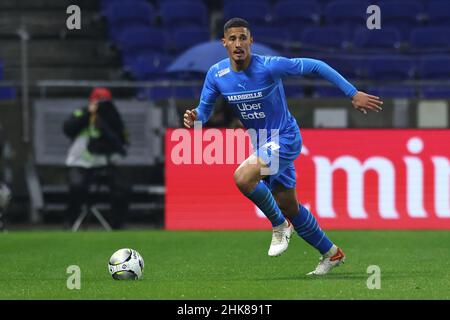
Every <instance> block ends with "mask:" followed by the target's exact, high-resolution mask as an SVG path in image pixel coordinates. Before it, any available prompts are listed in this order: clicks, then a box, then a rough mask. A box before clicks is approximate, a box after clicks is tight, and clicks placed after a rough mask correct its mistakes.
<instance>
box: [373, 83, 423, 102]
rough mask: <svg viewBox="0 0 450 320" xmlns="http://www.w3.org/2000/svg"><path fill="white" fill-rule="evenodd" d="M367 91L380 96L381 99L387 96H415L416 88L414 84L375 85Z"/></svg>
mask: <svg viewBox="0 0 450 320" xmlns="http://www.w3.org/2000/svg"><path fill="white" fill-rule="evenodd" d="M367 93H369V94H371V95H374V96H378V97H380V98H381V99H386V98H410V99H411V98H415V97H416V90H415V89H414V87H412V86H399V85H392V86H373V87H369V88H368V89H367Z"/></svg>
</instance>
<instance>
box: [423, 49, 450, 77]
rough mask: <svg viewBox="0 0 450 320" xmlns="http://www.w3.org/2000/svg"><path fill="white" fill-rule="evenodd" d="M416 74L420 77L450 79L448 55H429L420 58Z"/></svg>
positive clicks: (449, 56)
mask: <svg viewBox="0 0 450 320" xmlns="http://www.w3.org/2000/svg"><path fill="white" fill-rule="evenodd" d="M417 74H418V76H419V77H420V78H421V79H447V80H450V55H437V56H433V55H429V56H426V57H424V58H422V59H420V60H419V63H418V70H417Z"/></svg>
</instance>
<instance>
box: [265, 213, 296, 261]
mask: <svg viewBox="0 0 450 320" xmlns="http://www.w3.org/2000/svg"><path fill="white" fill-rule="evenodd" d="M293 232H294V228H293V227H292V223H290V222H289V221H288V220H286V221H284V222H283V223H282V224H280V225H279V226H276V227H275V228H273V231H272V242H271V243H270V248H269V256H271V257H276V256H279V255H280V254H282V253H283V252H284V251H286V249H287V248H288V245H289V240H290V239H291V235H292V233H293Z"/></svg>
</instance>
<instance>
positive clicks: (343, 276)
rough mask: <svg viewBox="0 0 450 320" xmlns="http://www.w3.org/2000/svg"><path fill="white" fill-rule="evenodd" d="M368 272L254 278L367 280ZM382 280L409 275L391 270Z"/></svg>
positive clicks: (275, 279) (279, 279) (277, 279)
mask: <svg viewBox="0 0 450 320" xmlns="http://www.w3.org/2000/svg"><path fill="white" fill-rule="evenodd" d="M369 276H370V274H368V273H365V272H335V273H330V274H327V275H324V276H312V275H311V276H308V275H306V274H295V275H292V276H289V275H283V276H274V277H270V278H265V279H262V278H258V279H256V280H262V281H267V280H273V281H286V280H307V281H319V280H325V279H329V280H364V281H365V280H367V278H368V277H369ZM381 277H382V279H383V280H389V279H399V278H410V275H407V274H404V273H402V272H396V271H391V272H389V273H383V274H382V275H381Z"/></svg>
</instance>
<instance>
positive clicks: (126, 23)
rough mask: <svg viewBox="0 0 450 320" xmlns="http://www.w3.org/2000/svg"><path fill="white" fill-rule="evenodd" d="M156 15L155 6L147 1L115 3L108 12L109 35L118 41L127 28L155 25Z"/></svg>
mask: <svg viewBox="0 0 450 320" xmlns="http://www.w3.org/2000/svg"><path fill="white" fill-rule="evenodd" d="M155 16H156V13H155V10H154V8H153V7H152V6H151V5H149V4H148V3H146V2H142V3H141V2H136V3H127V4H119V3H118V4H114V5H112V6H111V7H110V8H109V11H108V12H107V14H106V17H107V20H108V29H109V37H110V39H111V40H113V41H114V42H116V41H117V40H118V39H119V38H120V35H121V33H122V32H123V30H124V29H126V28H131V27H143V26H144V27H148V26H151V25H153V23H154V21H155Z"/></svg>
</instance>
